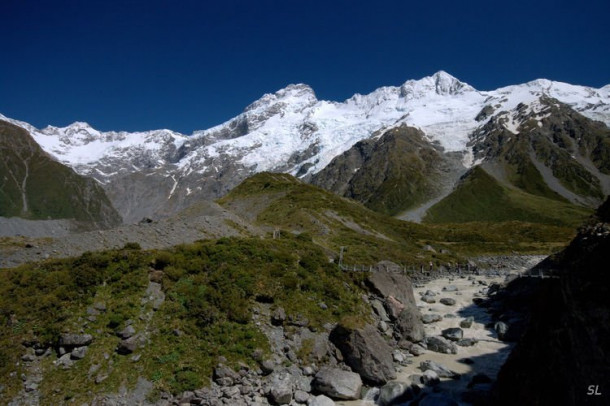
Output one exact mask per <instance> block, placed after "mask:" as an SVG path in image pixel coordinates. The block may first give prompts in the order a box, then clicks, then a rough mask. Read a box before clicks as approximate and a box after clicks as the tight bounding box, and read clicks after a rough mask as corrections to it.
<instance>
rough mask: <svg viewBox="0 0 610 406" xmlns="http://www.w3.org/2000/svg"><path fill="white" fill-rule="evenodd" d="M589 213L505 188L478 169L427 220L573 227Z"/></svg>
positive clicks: (559, 202)
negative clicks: (516, 222) (521, 222)
mask: <svg viewBox="0 0 610 406" xmlns="http://www.w3.org/2000/svg"><path fill="white" fill-rule="evenodd" d="M534 170H535V168H534ZM532 185H533V184H532ZM590 214H591V211H590V210H588V209H584V208H582V207H579V206H575V205H572V204H569V203H567V202H563V201H559V200H554V199H549V198H544V197H542V196H538V195H533V194H529V193H525V192H523V191H521V190H517V189H512V188H508V187H506V186H503V185H501V184H500V183H498V181H497V180H496V179H495V178H493V177H492V176H491V175H489V174H488V173H487V172H485V170H484V169H483V168H481V167H480V166H477V167H475V168H473V169H472V170H471V171H470V172H469V173H468V174H467V176H466V177H465V178H464V179H463V180H462V181H461V183H460V185H459V186H458V187H457V189H456V190H455V191H454V192H453V193H451V194H450V195H449V196H447V197H446V198H445V199H443V200H442V201H441V202H439V203H437V204H436V205H434V206H433V207H432V208H430V210H429V211H428V213H427V215H426V217H425V219H424V220H425V221H426V222H429V223H448V222H470V221H488V222H502V221H514V220H518V221H523V222H530V223H541V224H550V225H555V226H565V227H572V228H574V227H576V226H578V225H579V224H581V223H582V221H583V220H584V219H585V218H586V217H587V216H588V215H590Z"/></svg>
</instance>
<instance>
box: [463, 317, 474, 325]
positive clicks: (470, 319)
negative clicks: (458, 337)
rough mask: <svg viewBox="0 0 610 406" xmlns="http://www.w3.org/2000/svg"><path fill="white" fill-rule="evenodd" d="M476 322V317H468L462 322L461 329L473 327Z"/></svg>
mask: <svg viewBox="0 0 610 406" xmlns="http://www.w3.org/2000/svg"><path fill="white" fill-rule="evenodd" d="M473 322H474V317H472V316H470V317H466V318H465V319H464V320H462V321H460V327H461V328H470V327H472V323H473Z"/></svg>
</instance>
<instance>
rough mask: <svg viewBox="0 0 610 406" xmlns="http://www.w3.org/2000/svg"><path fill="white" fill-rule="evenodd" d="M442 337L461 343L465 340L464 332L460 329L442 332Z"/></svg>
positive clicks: (454, 328)
mask: <svg viewBox="0 0 610 406" xmlns="http://www.w3.org/2000/svg"><path fill="white" fill-rule="evenodd" d="M441 334H442V336H443V337H445V338H446V339H447V340H451V341H460V340H461V339H462V338H464V330H462V329H461V328H458V327H451V328H446V329H444V330H443V331H442V332H441Z"/></svg>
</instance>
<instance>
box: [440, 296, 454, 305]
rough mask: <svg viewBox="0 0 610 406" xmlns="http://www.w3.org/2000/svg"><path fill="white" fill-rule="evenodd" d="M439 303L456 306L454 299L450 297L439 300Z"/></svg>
mask: <svg viewBox="0 0 610 406" xmlns="http://www.w3.org/2000/svg"><path fill="white" fill-rule="evenodd" d="M439 302H441V303H442V304H444V305H445V306H453V305H454V304H455V299H452V298H450V297H444V298H442V299H441V300H439Z"/></svg>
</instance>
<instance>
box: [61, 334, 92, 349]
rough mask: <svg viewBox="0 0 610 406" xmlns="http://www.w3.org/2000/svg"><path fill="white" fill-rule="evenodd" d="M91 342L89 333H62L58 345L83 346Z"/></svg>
mask: <svg viewBox="0 0 610 406" xmlns="http://www.w3.org/2000/svg"><path fill="white" fill-rule="evenodd" d="M91 342H93V336H92V335H91V334H71V333H66V334H62V335H61V336H60V337H59V346H60V347H85V346H87V345H89V344H91Z"/></svg>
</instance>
